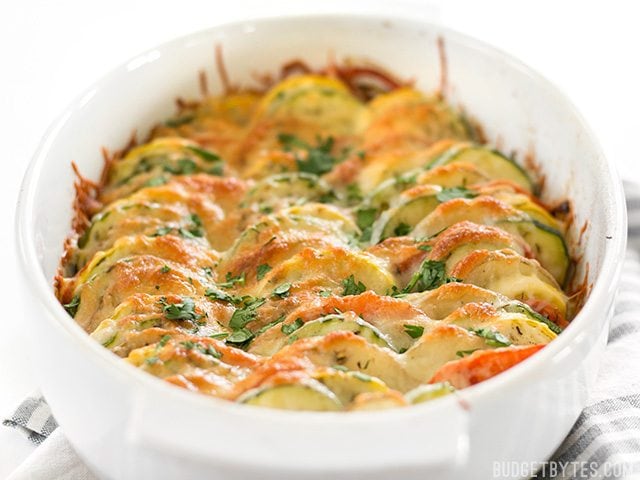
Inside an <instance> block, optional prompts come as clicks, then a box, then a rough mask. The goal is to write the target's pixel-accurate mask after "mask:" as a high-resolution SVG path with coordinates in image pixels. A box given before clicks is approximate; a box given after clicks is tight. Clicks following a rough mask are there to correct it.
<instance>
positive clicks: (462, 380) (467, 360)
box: [429, 345, 544, 389]
mask: <svg viewBox="0 0 640 480" xmlns="http://www.w3.org/2000/svg"><path fill="white" fill-rule="evenodd" d="M542 347H544V345H526V346H517V347H505V348H496V349H494V350H479V351H477V352H473V353H472V354H471V355H469V356H468V357H464V358H461V359H460V360H453V361H451V362H447V363H445V364H444V365H443V366H442V367H440V368H439V369H438V371H436V373H435V374H434V375H433V377H432V378H431V380H430V381H429V383H437V382H445V381H447V382H449V383H450V384H451V385H453V386H454V387H455V388H457V389H460V388H465V387H469V386H471V385H475V384H476V383H480V382H482V381H484V380H486V379H488V378H491V377H493V376H495V375H497V374H499V373H502V372H504V371H505V370H507V369H509V368H511V367H513V366H514V365H516V364H517V363H520V362H521V361H523V360H524V359H526V358H529V357H530V356H531V355H533V354H534V353H536V352H537V351H538V350H540V349H541V348H542Z"/></svg>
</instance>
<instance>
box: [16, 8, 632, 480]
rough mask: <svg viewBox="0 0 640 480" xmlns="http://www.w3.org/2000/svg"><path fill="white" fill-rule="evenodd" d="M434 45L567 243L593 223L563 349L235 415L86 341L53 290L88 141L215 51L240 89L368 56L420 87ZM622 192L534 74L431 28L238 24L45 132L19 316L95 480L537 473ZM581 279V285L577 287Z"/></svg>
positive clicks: (597, 290)
mask: <svg viewBox="0 0 640 480" xmlns="http://www.w3.org/2000/svg"><path fill="white" fill-rule="evenodd" d="M439 35H441V36H442V37H443V39H444V42H445V45H446V57H447V65H448V79H449V83H448V88H447V91H446V94H447V96H448V98H449V99H450V100H452V101H453V102H454V103H455V104H458V105H462V106H464V108H465V109H466V111H467V112H469V113H470V114H472V115H473V116H474V117H475V118H477V119H478V120H480V121H481V123H482V124H483V126H484V127H485V132H486V134H487V137H488V138H489V140H491V141H493V142H498V143H499V144H500V147H501V148H502V149H503V150H505V151H508V152H510V151H512V150H514V151H516V152H519V157H518V158H519V159H520V160H522V159H523V158H524V156H525V154H527V153H529V154H533V155H534V156H535V159H536V161H537V162H538V164H539V165H540V167H541V169H542V171H543V172H544V173H545V174H546V189H545V193H544V197H545V198H546V199H548V200H550V199H563V198H566V197H568V198H570V199H572V200H573V204H574V206H575V214H576V220H575V222H574V229H575V230H576V231H577V230H578V229H579V228H580V227H581V226H582V225H583V224H584V222H586V221H588V226H587V229H586V233H585V235H584V241H583V243H582V245H581V246H580V247H579V253H580V254H581V255H582V260H581V263H580V268H579V269H578V275H579V276H582V275H584V274H585V272H586V270H585V266H586V265H587V264H588V266H589V270H588V273H589V281H590V282H591V283H592V284H593V289H592V291H591V294H590V297H589V299H588V301H587V303H586V305H585V306H584V308H583V309H582V311H581V312H580V314H579V315H578V316H577V317H576V318H575V320H574V321H573V323H572V324H571V326H570V327H569V328H567V329H566V331H565V332H564V333H563V334H562V335H560V337H559V338H558V339H557V340H555V341H554V342H552V343H551V344H550V345H549V346H547V347H546V348H544V349H543V350H542V351H541V352H540V353H538V354H537V355H535V356H533V357H532V358H530V359H529V360H527V361H525V362H523V363H522V364H520V365H518V366H516V367H515V368H513V369H511V370H509V371H508V372H506V373H504V374H502V375H499V376H498V377H496V378H494V379H491V380H489V381H487V382H485V383H482V384H479V385H477V386H474V387H472V388H469V389H467V390H464V391H462V392H461V393H460V394H459V395H458V396H450V397H446V398H442V399H439V400H436V401H433V402H431V403H426V404H422V405H419V406H414V407H411V408H403V409H396V410H390V411H383V412H370V413H366V412H362V413H351V414H342V413H333V414H332V413H307V412H299V413H295V412H285V411H272V410H266V409H260V408H252V407H246V406H240V405H236V404H231V403H227V402H224V401H219V400H216V399H212V398H208V397H205V396H200V395H196V394H192V393H190V392H187V391H184V390H181V389H179V388H177V387H173V386H171V385H169V384H166V383H164V382H162V381H160V380H157V379H155V378H153V377H151V376H149V375H147V374H145V373H143V372H141V371H138V370H136V369H135V368H133V367H131V366H129V365H127V364H125V362H123V361H121V360H120V359H118V358H117V357H116V356H115V355H113V354H112V353H110V352H109V351H108V350H106V349H104V348H102V347H101V346H100V345H99V344H98V343H96V342H94V341H93V340H91V339H90V338H89V337H88V336H87V335H86V334H85V333H84V331H82V330H81V328H80V327H78V326H77V325H76V324H75V323H74V321H73V319H71V318H70V317H69V316H67V314H66V313H65V311H64V310H63V308H62V307H61V306H60V305H59V304H58V302H57V300H56V299H55V297H54V295H53V289H52V278H53V275H54V273H55V270H56V267H57V264H58V260H59V256H60V254H61V250H62V245H63V241H64V238H65V236H66V235H67V233H68V231H69V228H70V221H71V202H72V198H73V187H72V183H73V175H72V171H71V168H70V161H71V160H74V161H75V162H77V164H78V166H79V167H80V170H81V171H82V172H83V173H84V174H85V175H87V176H89V177H91V178H97V176H98V174H99V172H100V169H101V168H102V160H101V156H100V147H101V146H103V145H105V146H108V147H113V148H115V147H118V146H121V145H123V144H124V143H125V141H126V139H127V138H128V137H129V135H130V133H131V131H132V129H134V128H135V129H138V131H139V132H143V134H144V132H145V131H146V130H147V128H149V127H150V126H151V125H152V123H154V122H155V121H157V120H158V119H161V118H163V117H165V116H167V115H169V114H170V113H172V111H173V99H174V98H175V97H176V96H177V95H181V96H185V97H189V96H195V95H197V78H196V72H197V71H198V70H199V69H201V68H206V69H207V70H208V72H209V77H210V78H216V77H215V68H214V65H213V52H214V45H215V44H217V43H221V44H222V45H223V46H224V52H225V58H226V63H227V67H228V70H229V74H230V76H231V78H232V79H233V80H234V81H247V80H248V79H249V78H250V74H251V73H252V72H255V71H263V72H264V71H273V70H274V69H275V68H276V67H277V66H279V65H280V64H281V63H283V62H284V61H286V60H289V59H291V58H293V57H304V59H305V60H307V61H309V62H311V63H313V64H317V65H320V64H324V62H325V61H326V58H327V53H328V52H329V51H332V52H333V53H334V54H335V55H336V57H337V58H341V57H343V56H344V55H349V56H356V57H362V56H364V57H367V58H369V59H373V60H375V61H376V62H378V63H380V64H382V65H384V66H386V67H388V68H389V69H390V70H391V71H394V72H397V73H399V74H400V75H402V76H404V77H414V78H416V79H417V80H418V82H417V85H418V87H420V88H421V89H424V90H427V91H429V90H433V89H435V88H436V87H437V86H438V82H439V78H440V63H439V60H438V50H437V48H436V44H437V37H438V36H439ZM625 237H626V219H625V207H624V201H623V196H622V188H621V184H620V182H619V180H618V178H617V176H616V174H615V173H614V171H613V168H612V167H611V165H610V164H609V163H608V162H607V160H606V159H605V158H604V156H603V154H602V152H601V150H600V147H599V146H598V144H597V142H596V140H595V139H594V136H593V134H592V132H591V131H590V130H589V128H588V127H587V126H586V124H585V122H584V121H583V120H582V118H581V117H580V116H579V114H578V113H577V112H576V110H575V109H574V107H573V106H572V105H571V104H570V103H569V102H568V100H567V99H566V97H565V96H563V95H562V94H561V93H560V92H558V91H557V90H556V89H555V88H554V87H553V86H551V85H550V84H549V83H548V82H547V81H546V80H544V79H543V78H541V77H540V76H539V75H537V74H536V73H534V72H532V71H531V70H530V69H528V68H527V67H525V66H523V65H522V64H520V63H518V62H517V61H515V60H513V59H512V58H510V57H508V56H506V55H505V54H503V53H501V52H499V51H496V50H494V49H492V48H489V47H487V46H485V45H483V44H481V43H479V42H477V41H475V40H472V39H469V38H467V37H464V36H462V35H459V34H457V33H453V32H451V31H449V30H446V29H444V28H442V27H437V26H434V25H429V24H425V23H423V22H420V21H415V20H409V19H398V18H396V19H394V18H388V17H384V18H383V17H380V16H364V17H363V16H356V15H335V16H331V15H328V16H327V15H325V16H304V17H289V18H276V19H267V20H256V21H247V22H244V23H237V24H232V25H226V26H222V27H216V28H213V29H211V30H208V31H205V32H201V33H197V34H194V35H191V36H188V37H185V38H180V39H178V40H175V41H172V42H169V43H167V44H165V45H162V46H160V47H158V48H156V49H153V50H150V51H149V52H147V53H145V54H143V55H140V56H138V57H136V58H135V59H133V60H131V61H129V62H128V63H126V64H124V65H123V66H121V67H120V68H118V69H116V70H115V71H113V72H112V73H110V74H109V75H107V76H105V77H104V78H103V79H102V80H101V81H99V82H98V83H97V84H96V85H94V86H93V87H92V88H91V89H89V90H88V91H87V92H86V93H85V94H83V95H82V96H81V97H79V99H78V100H77V101H75V102H74V103H73V104H72V105H71V106H70V107H69V108H68V109H67V110H66V111H65V112H64V114H63V115H62V116H61V117H60V119H59V120H58V121H57V122H55V124H54V125H53V126H52V127H51V128H50V130H49V131H48V133H47V134H46V136H45V138H44V140H43V141H42V144H41V146H40V148H39V150H38V152H37V154H36V155H35V158H34V159H33V161H32V163H31V166H30V167H29V170H28V172H27V174H26V177H25V180H24V184H23V187H22V191H21V194H20V201H19V205H18V213H17V238H18V246H19V250H20V259H21V262H22V271H23V273H24V279H25V293H26V295H25V301H24V306H25V322H26V323H28V324H29V327H30V328H31V337H32V338H33V345H32V352H33V356H34V358H35V362H36V365H37V366H38V370H39V374H40V379H39V380H40V385H41V387H42V390H43V392H44V394H45V395H46V398H47V400H48V401H49V403H50V404H51V407H52V409H53V411H54V413H55V415H56V418H57V420H58V422H59V423H60V425H61V426H62V428H63V429H64V431H65V433H66V435H67V436H68V438H69V440H70V441H71V443H72V444H73V445H74V447H75V448H76V449H77V451H78V453H79V454H80V455H81V456H82V457H83V459H84V460H85V461H86V462H87V463H88V464H89V465H90V466H91V467H92V468H93V469H94V470H95V471H96V472H97V473H99V474H100V475H102V476H104V477H106V478H114V479H115V478H117V479H121V478H154V479H163V478H247V476H249V475H251V474H255V475H258V474H259V475H260V477H261V478H274V479H275V478H280V479H282V478H315V477H317V478H326V476H327V475H329V474H331V475H332V476H341V477H366V478H369V479H374V478H388V477H389V476H390V475H392V474H393V475H394V476H397V477H398V478H423V479H424V478H439V479H445V478H461V479H462V478H464V479H469V478H473V479H480V478H487V477H490V475H491V471H492V468H493V465H494V462H501V461H504V462H506V461H509V462H510V461H527V462H529V461H541V460H544V459H545V458H546V457H548V456H549V455H550V454H551V453H552V452H553V451H554V449H555V448H556V447H557V446H558V444H559V443H560V442H561V440H562V439H563V437H564V436H565V435H566V433H567V432H568V430H569V429H570V427H571V425H572V423H573V422H574V421H575V419H576V417H577V415H578V414H579V412H580V409H581V407H582V405H583V403H584V401H585V399H586V395H587V391H588V388H589V386H590V384H591V383H592V382H593V380H594V378H595V374H596V368H597V364H598V359H599V357H600V353H601V351H602V349H603V347H604V344H605V340H606V335H607V334H606V332H607V326H608V319H609V317H610V314H611V305H612V301H613V298H614V294H615V287H616V282H617V279H618V274H619V270H620V264H621V258H622V255H623V252H624V247H625ZM580 278H581V277H580Z"/></svg>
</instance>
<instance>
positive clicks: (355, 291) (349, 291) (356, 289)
mask: <svg viewBox="0 0 640 480" xmlns="http://www.w3.org/2000/svg"><path fill="white" fill-rule="evenodd" d="M342 287H343V288H342V295H343V296H346V295H360V294H361V293H362V292H364V291H365V290H367V287H366V286H365V284H364V283H362V282H360V281H358V282H356V279H355V277H354V276H353V275H349V276H348V277H347V278H345V279H344V280H342Z"/></svg>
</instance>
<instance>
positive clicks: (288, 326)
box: [280, 318, 304, 335]
mask: <svg viewBox="0 0 640 480" xmlns="http://www.w3.org/2000/svg"><path fill="white" fill-rule="evenodd" d="M302 325H304V321H303V320H302V319H301V318H296V319H295V320H294V321H293V322H291V323H285V324H284V325H282V327H280V331H281V332H282V333H284V334H285V335H291V334H292V333H293V332H295V331H296V330H298V329H299V328H300V327H301V326H302Z"/></svg>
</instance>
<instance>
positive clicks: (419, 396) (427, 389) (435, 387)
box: [404, 382, 456, 405]
mask: <svg viewBox="0 0 640 480" xmlns="http://www.w3.org/2000/svg"><path fill="white" fill-rule="evenodd" d="M455 391H456V389H455V388H453V386H451V384H450V383H448V382H439V383H432V384H431V385H420V386H419V387H417V388H414V389H413V390H411V391H409V392H407V393H405V394H404V397H405V398H406V399H407V402H409V403H411V404H414V405H415V404H416V403H423V402H428V401H429V400H434V399H436V398H440V397H444V396H445V395H450V394H452V393H453V392H455Z"/></svg>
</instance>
